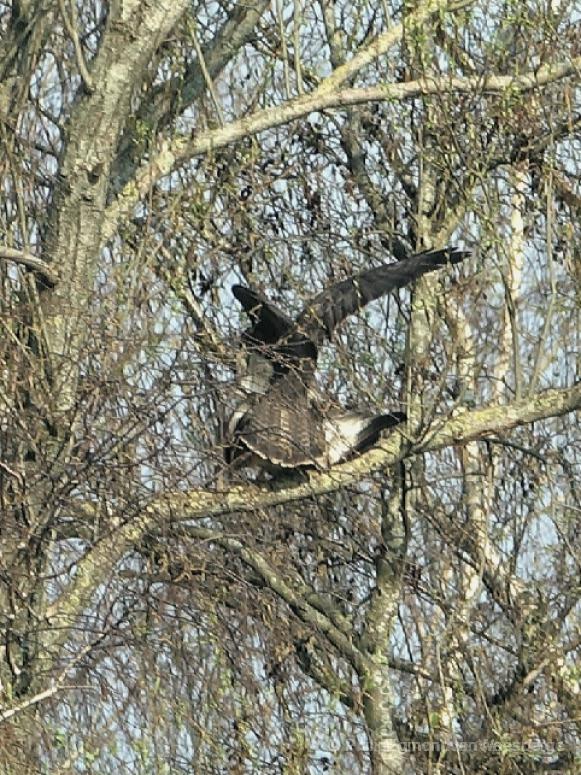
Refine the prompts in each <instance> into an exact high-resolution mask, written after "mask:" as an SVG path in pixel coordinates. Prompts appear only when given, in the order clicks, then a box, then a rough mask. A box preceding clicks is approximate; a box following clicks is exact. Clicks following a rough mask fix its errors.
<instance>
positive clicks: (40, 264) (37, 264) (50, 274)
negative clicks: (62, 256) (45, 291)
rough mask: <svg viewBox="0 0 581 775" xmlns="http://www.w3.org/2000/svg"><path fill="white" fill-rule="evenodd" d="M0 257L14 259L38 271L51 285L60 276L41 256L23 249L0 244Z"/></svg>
mask: <svg viewBox="0 0 581 775" xmlns="http://www.w3.org/2000/svg"><path fill="white" fill-rule="evenodd" d="M0 258H3V259H4V260H5V261H14V263H16V264H21V265H22V266H26V267H28V269H32V270H33V271H34V272H36V273H37V274H38V275H40V277H41V278H42V279H43V280H44V281H45V282H47V283H48V284H49V285H51V286H53V285H56V283H57V280H58V277H57V274H56V272H54V271H53V270H52V268H51V267H50V266H49V265H48V264H47V263H45V262H44V261H43V260H42V259H41V258H38V257H37V256H33V255H32V253H26V252H25V251H23V250H16V249H15V248H9V247H5V246H3V245H0Z"/></svg>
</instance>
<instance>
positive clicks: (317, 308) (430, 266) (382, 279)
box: [295, 248, 470, 345]
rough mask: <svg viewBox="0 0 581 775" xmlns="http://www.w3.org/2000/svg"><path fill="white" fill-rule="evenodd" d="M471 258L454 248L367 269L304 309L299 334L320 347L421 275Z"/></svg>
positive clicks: (327, 291)
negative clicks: (349, 322)
mask: <svg viewBox="0 0 581 775" xmlns="http://www.w3.org/2000/svg"><path fill="white" fill-rule="evenodd" d="M469 255H470V251H466V250H456V249H455V248H447V249H445V250H431V251H427V252H425V253H418V254H417V255H415V256H410V257H409V258H405V259H403V260H402V261H398V262H397V263H394V264H383V265H382V266H378V267H376V268H375V269H368V270H367V271H366V272H361V274H358V275H354V276H353V277H349V278H348V279H347V280H343V281H342V282H339V283H335V285H332V286H331V287H330V288H327V289H326V290H324V291H323V292H322V293H320V294H319V295H318V296H315V298H314V299H313V300H312V301H311V302H309V304H308V305H307V306H306V307H305V309H304V310H303V312H302V313H301V314H300V315H299V317H298V319H297V324H296V325H297V332H298V333H300V334H302V336H303V338H304V339H308V340H309V341H311V342H313V343H314V344H315V345H321V344H322V342H323V341H324V340H325V339H326V338H329V337H330V336H331V334H332V332H333V329H334V328H335V327H336V326H338V325H339V323H341V322H342V321H343V320H344V319H345V318H346V317H348V316H349V315H352V314H353V313H355V312H357V311H358V310H360V309H361V308H362V307H364V306H365V305H366V304H369V302H370V301H374V300H375V299H379V297H380V296H384V295H385V294H386V293H389V292H390V291H392V290H395V289H396V288H403V287H404V286H405V285H408V284H409V283H411V282H412V281H413V280H415V279H417V278H418V277H421V275H423V274H426V273H427V272H432V271H433V270H434V269H438V267H441V266H443V265H445V264H448V263H450V264H457V263H459V262H460V261H462V260H463V259H465V258H466V257H467V256H469ZM296 335H297V334H295V336H296Z"/></svg>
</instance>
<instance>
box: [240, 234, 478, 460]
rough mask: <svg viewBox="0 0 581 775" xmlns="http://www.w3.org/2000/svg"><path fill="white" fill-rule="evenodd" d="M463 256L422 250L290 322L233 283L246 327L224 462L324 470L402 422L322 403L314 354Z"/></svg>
mask: <svg viewBox="0 0 581 775" xmlns="http://www.w3.org/2000/svg"><path fill="white" fill-rule="evenodd" d="M467 255H469V252H468V251H463V250H457V249H455V248H448V249H446V250H433V251H426V252H424V253H418V254H416V255H412V256H409V257H408V258H405V259H403V260H402V261H398V262H397V263H392V264H383V265H381V266H378V267H376V268H374V269H369V270H367V271H365V272H362V273H361V274H357V275H353V276H352V277H349V278H348V279H346V280H343V281H342V282H338V283H335V284H334V285H332V286H330V287H329V288H327V289H326V290H324V291H323V292H322V293H320V294H318V295H317V296H315V297H314V298H313V299H311V301H309V302H308V303H307V304H306V305H305V307H304V309H303V310H302V312H301V313H300V314H299V315H298V316H297V317H296V318H295V319H294V320H293V319H291V318H290V317H288V316H287V315H285V314H284V313H283V312H281V311H280V310H279V309H277V308H276V307H275V306H274V305H273V304H272V303H271V302H270V301H268V300H267V299H266V298H265V297H264V296H263V295H262V294H261V293H259V292H258V291H256V290H254V289H252V288H247V287H245V286H242V285H234V286H233V288H232V293H233V294H234V296H235V297H236V299H237V300H238V301H239V302H240V304H241V305H242V307H243V308H244V311H245V312H246V314H247V315H248V317H249V318H250V322H251V326H250V328H249V329H247V330H246V331H244V332H243V334H242V343H243V348H244V349H243V355H244V360H245V365H244V368H243V369H242V370H241V373H240V374H239V386H238V392H239V403H238V404H237V406H236V408H235V410H234V412H233V413H232V416H231V417H230V420H229V422H228V427H227V435H228V443H227V446H226V449H225V457H226V462H228V463H234V464H236V465H237V466H239V465H246V466H248V465H258V466H259V467H261V468H263V469H266V470H267V471H270V472H277V473H278V472H280V471H281V470H284V469H287V470H289V469H300V468H304V467H313V466H315V467H318V468H328V467H330V466H332V465H334V464H335V463H339V462H341V461H344V460H346V459H348V458H350V457H353V456H354V455H357V454H360V453H361V452H363V451H365V450H366V449H368V448H369V447H371V446H373V444H375V443H376V442H377V440H378V438H379V434H380V433H381V431H382V430H384V429H386V428H390V427H392V426H394V425H397V424H398V423H400V422H402V421H403V420H405V415H404V414H403V413H402V412H396V411H394V412H387V413H385V414H375V415H374V414H370V413H361V412H353V411H347V410H345V409H339V408H337V407H336V406H333V405H332V404H331V402H330V401H328V400H327V401H325V399H324V397H323V396H321V395H320V394H319V393H318V392H317V390H316V387H315V370H316V366H317V354H318V348H319V347H320V346H321V345H322V344H323V342H324V341H325V340H326V339H330V338H331V335H332V333H333V330H334V329H335V327H336V326H337V325H339V323H341V322H342V321H343V320H344V319H345V318H346V317H348V316H349V315H352V314H354V313H356V312H358V311H359V310H360V309H361V308H362V307H364V306H365V305H366V304H368V303H369V302H371V301H374V300H375V299H378V298H380V297H381V296H384V295H385V294H386V293H389V292H390V291H392V290H395V289H396V288H402V287H404V286H405V285H407V284H408V283H410V282H412V281H413V280H415V279H416V278H418V277H420V276H421V275H423V274H426V273H427V272H431V271H433V270H435V269H438V268H439V267H441V266H444V265H445V264H448V263H450V264H456V263H458V262H460V261H462V260H463V259H464V258H465V257H466V256H467Z"/></svg>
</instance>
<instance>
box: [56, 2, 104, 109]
mask: <svg viewBox="0 0 581 775" xmlns="http://www.w3.org/2000/svg"><path fill="white" fill-rule="evenodd" d="M59 8H60V11H61V16H62V19H63V24H64V25H65V29H66V31H67V32H68V33H69V37H70V39H71V41H72V42H73V47H74V49H75V58H76V60H77V67H78V68H79V74H80V76H81V79H82V81H83V85H84V87H85V89H86V90H87V91H88V92H89V94H92V93H93V92H94V91H95V84H94V83H93V79H92V78H91V74H90V73H89V70H88V68H87V63H86V62H85V57H84V56H83V49H82V47H81V41H80V40H79V36H78V35H77V30H76V27H75V24H74V23H73V22H71V20H70V19H69V17H68V14H67V10H66V8H65V0H59ZM71 13H72V14H73V21H76V8H75V4H74V2H73V3H71Z"/></svg>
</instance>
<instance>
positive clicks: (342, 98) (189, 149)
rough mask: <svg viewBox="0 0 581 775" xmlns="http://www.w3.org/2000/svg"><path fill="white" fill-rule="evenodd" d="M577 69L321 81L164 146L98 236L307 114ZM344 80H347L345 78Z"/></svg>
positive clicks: (541, 80) (494, 87) (529, 83)
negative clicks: (215, 157) (170, 180)
mask: <svg viewBox="0 0 581 775" xmlns="http://www.w3.org/2000/svg"><path fill="white" fill-rule="evenodd" d="M395 42H396V40H394V41H393V43H395ZM380 53H384V52H383V51H381V52H380ZM354 59H356V58H354ZM352 61H354V60H351V62H352ZM351 62H350V63H349V64H351ZM580 69H581V57H577V58H576V59H574V60H572V61H571V62H566V63H563V64H558V65H545V66H543V67H541V68H539V70H537V71H531V72H528V73H525V74H523V75H519V76H510V75H507V76H494V75H492V76H488V77H481V76H474V77H469V78H460V77H457V78H445V77H442V76H438V77H436V76H429V77H426V78H420V79H418V80H416V81H408V82H407V83H393V84H386V85H381V86H372V87H368V88H346V89H342V90H337V91H333V90H331V89H330V88H329V86H328V80H327V81H323V82H322V83H321V85H320V86H319V87H318V88H317V89H315V90H314V91H313V92H311V93H310V94H305V95H300V96H299V97H296V98H295V99H292V100H289V101H288V102H287V103H286V104H284V105H282V106H280V107H268V108H265V109H264V110H259V111H257V112H255V113H253V114H252V115H250V116H246V117H244V118H241V119H239V120H238V121H234V122H232V123H231V124H229V125H228V126H226V127H223V128H220V129H215V130H208V131H207V132H202V133H196V134H195V135H194V139H192V138H191V137H184V136H181V137H177V138H175V139H174V140H173V141H172V142H171V143H167V144H166V145H165V147H163V148H162V149H161V151H160V152H159V153H158V155H157V156H156V157H155V158H154V159H152V161H151V162H149V163H148V164H147V165H145V166H144V167H142V168H141V169H140V170H139V171H138V173H137V175H136V177H135V179H134V180H133V181H131V182H130V183H129V184H128V185H127V186H126V187H125V188H124V190H123V192H122V193H121V195H120V197H119V199H118V200H117V201H116V202H115V203H114V204H112V205H111V206H110V207H109V209H108V211H107V215H106V221H105V225H104V231H103V235H104V237H105V239H110V238H111V237H112V236H113V235H114V233H115V230H116V228H117V224H118V222H119V221H120V219H121V218H123V217H126V216H128V215H129V214H130V213H131V210H132V208H133V207H134V205H135V204H136V203H137V202H138V201H139V200H140V199H142V198H143V197H144V196H145V194H146V193H147V192H148V191H149V189H150V188H151V186H152V185H154V184H155V183H156V182H157V181H158V180H159V179H160V178H162V177H163V176H164V175H167V174H168V173H169V172H171V170H173V169H175V167H176V166H178V165H179V164H182V163H184V162H186V161H187V160H189V159H191V158H193V157H195V156H199V155H201V154H204V153H208V152H209V151H215V150H216V149H218V148H223V147H224V146H226V145H230V144H231V143H234V142H237V141H238V140H241V139H242V138H244V137H248V136H250V135H253V134H257V133H258V132H262V131H265V130H266V129H272V128H274V127H277V126H281V125H282V124H286V123H288V122H290V121H294V120H295V119H298V118H302V117H303V116H306V115H308V114H309V113H313V112H317V111H321V110H326V109H329V108H338V107H349V106H352V105H360V104H363V103H367V102H382V101H389V100H392V101H393V100H404V99H415V98H417V97H420V96H424V97H427V96H431V95H435V94H444V93H450V94H451V93H461V94H462V93H466V94H471V93H476V94H483V93H488V94H495V93H501V92H510V93H513V94H517V93H524V92H527V91H530V90H531V89H534V88H536V87H538V86H543V85H546V84H548V83H552V82H554V81H558V80H561V79H563V78H566V77H567V76H570V75H575V74H577V73H578V72H579V70H580ZM335 72H338V71H335ZM332 77H333V76H331V78H332ZM347 77H348V75H347V74H346V75H345V78H347Z"/></svg>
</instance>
